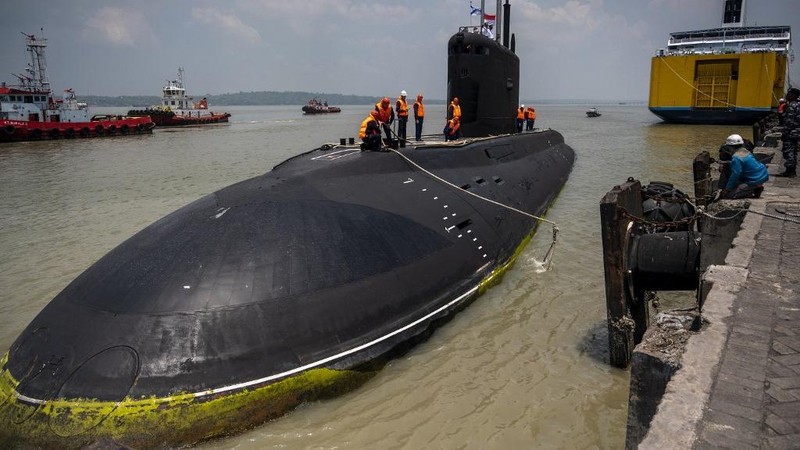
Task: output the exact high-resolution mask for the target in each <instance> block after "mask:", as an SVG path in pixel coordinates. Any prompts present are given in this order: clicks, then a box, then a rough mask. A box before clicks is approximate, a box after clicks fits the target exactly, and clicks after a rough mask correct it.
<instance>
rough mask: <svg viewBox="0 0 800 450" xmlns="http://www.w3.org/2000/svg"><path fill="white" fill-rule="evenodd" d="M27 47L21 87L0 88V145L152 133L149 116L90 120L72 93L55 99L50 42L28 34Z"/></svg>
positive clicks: (2, 85)
mask: <svg viewBox="0 0 800 450" xmlns="http://www.w3.org/2000/svg"><path fill="white" fill-rule="evenodd" d="M23 34H24V33H23ZM25 45H26V46H27V48H28V53H29V54H30V58H31V62H30V63H29V66H28V69H27V73H26V74H24V75H17V78H18V79H19V85H14V86H8V85H6V83H5V82H4V83H2V84H0V142H14V141H33V140H43V139H71V138H88V137H99V136H117V135H128V134H143V133H152V129H153V127H154V126H155V125H154V124H153V121H152V120H151V119H150V117H148V116H142V117H126V116H120V115H103V116H93V117H91V118H90V117H89V108H88V107H87V105H86V103H82V102H78V100H77V98H76V96H75V91H74V90H72V89H65V90H64V95H63V97H62V98H60V99H56V98H55V97H54V96H53V91H52V90H51V89H50V82H49V81H48V77H47V72H46V64H45V48H46V47H47V39H45V38H42V37H36V36H34V35H32V34H31V35H27V34H26V35H25Z"/></svg>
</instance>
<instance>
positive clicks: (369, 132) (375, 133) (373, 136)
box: [358, 110, 381, 152]
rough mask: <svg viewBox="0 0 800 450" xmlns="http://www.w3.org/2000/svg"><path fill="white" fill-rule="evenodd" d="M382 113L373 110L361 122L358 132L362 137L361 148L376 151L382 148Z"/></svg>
mask: <svg viewBox="0 0 800 450" xmlns="http://www.w3.org/2000/svg"><path fill="white" fill-rule="evenodd" d="M379 116H380V113H379V112H378V111H375V110H372V111H370V112H369V114H368V115H367V118H366V119H364V121H363V122H361V130H360V131H359V132H358V137H360V138H361V142H362V144H361V150H372V151H374V152H376V151H380V149H381V128H380V125H379V124H380V119H379Z"/></svg>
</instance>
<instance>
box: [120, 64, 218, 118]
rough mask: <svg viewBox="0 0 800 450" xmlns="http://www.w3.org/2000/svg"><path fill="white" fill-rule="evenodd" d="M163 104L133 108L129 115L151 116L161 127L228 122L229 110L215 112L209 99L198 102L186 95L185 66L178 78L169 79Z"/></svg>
mask: <svg viewBox="0 0 800 450" xmlns="http://www.w3.org/2000/svg"><path fill="white" fill-rule="evenodd" d="M162 92H163V95H162V97H161V104H160V105H156V106H152V107H150V108H147V109H143V110H141V109H140V110H136V109H132V110H130V111H128V115H129V116H150V117H151V118H152V119H153V122H155V124H156V125H157V126H159V127H180V126H186V125H207V124H213V123H228V117H230V116H231V115H230V114H229V113H227V112H223V113H215V112H212V111H209V110H208V100H206V98H205V97H203V99H202V100H200V101H199V102H197V103H194V102H193V101H192V97H189V96H187V95H186V88H184V87H183V67H178V79H177V80H167V84H166V86H164V89H163V90H162Z"/></svg>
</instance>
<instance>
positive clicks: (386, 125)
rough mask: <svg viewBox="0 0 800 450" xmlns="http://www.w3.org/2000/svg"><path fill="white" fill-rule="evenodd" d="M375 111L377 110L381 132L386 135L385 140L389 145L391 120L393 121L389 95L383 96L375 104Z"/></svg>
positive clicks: (390, 140) (390, 141)
mask: <svg viewBox="0 0 800 450" xmlns="http://www.w3.org/2000/svg"><path fill="white" fill-rule="evenodd" d="M375 111H378V121H379V122H381V126H382V127H383V133H384V134H385V135H386V141H387V144H389V146H391V143H392V128H391V125H392V122H393V121H394V110H392V105H391V104H390V102H389V97H383V98H382V99H381V101H379V102H378V103H376V104H375Z"/></svg>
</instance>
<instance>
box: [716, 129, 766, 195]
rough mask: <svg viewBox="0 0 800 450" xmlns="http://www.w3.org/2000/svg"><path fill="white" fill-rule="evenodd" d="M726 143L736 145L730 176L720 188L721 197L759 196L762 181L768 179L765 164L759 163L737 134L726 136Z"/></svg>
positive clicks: (761, 190)
mask: <svg viewBox="0 0 800 450" xmlns="http://www.w3.org/2000/svg"><path fill="white" fill-rule="evenodd" d="M727 142H728V143H731V144H733V145H736V146H737V148H736V151H735V152H734V153H733V155H732V156H731V162H730V176H729V177H728V182H727V183H726V184H725V187H723V189H722V193H721V195H720V197H721V198H759V197H761V193H762V192H763V191H764V183H766V182H767V180H769V173H767V166H765V165H764V164H761V163H760V162H759V161H758V160H757V159H756V157H755V156H753V154H752V153H750V150H748V149H747V148H745V146H744V140H743V139H742V137H741V136H739V135H738V134H732V135H730V136H728V139H727Z"/></svg>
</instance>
